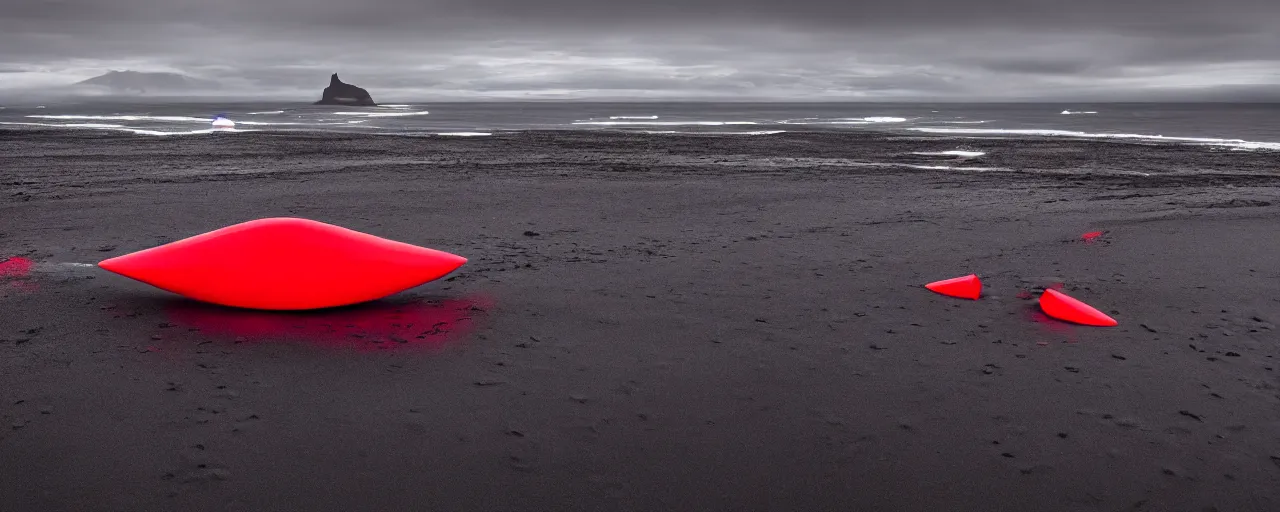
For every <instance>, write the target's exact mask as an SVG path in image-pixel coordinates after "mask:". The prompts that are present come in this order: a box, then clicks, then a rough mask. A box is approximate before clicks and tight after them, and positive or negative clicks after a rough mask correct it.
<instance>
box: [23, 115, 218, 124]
mask: <svg viewBox="0 0 1280 512" xmlns="http://www.w3.org/2000/svg"><path fill="white" fill-rule="evenodd" d="M26 117H28V118H31V119H67V120H72V119H92V120H99V121H171V122H199V123H207V122H209V119H210V118H209V117H188V116H81V115H29V116H26Z"/></svg>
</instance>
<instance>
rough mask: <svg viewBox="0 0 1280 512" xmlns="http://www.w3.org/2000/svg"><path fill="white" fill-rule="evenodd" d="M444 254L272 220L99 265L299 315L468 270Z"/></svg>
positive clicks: (217, 299)
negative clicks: (292, 311) (306, 311)
mask: <svg viewBox="0 0 1280 512" xmlns="http://www.w3.org/2000/svg"><path fill="white" fill-rule="evenodd" d="M466 262H467V260H466V258H463V257H461V256H457V255H454V254H450V253H447V252H442V251H437V250H434V249H428V248H425V247H418V246H416V245H410V244H406V243H403V242H396V241H394V240H387V239H385V238H379V237H376V236H373V235H369V234H366V233H361V232H358V231H352V230H350V229H346V228H343V227H339V226H334V225H331V224H325V223H323V222H316V221H313V220H307V219H296V218H271V219H259V220H254V221H249V222H245V223H241V224H236V225H234V226H228V227H225V228H222V229H218V230H215V231H210V232H208V233H204V234H201V235H196V236H193V237H191V238H187V239H184V240H179V241H177V242H173V243H170V244H166V245H162V246H159V247H154V248H151V249H146V250H143V251H138V252H135V253H131V254H126V255H124V256H119V257H115V258H111V259H108V260H105V261H102V262H100V263H98V266H100V267H102V268H104V269H106V270H109V271H111V272H115V273H117V274H120V275H123V276H125V277H129V278H132V279H136V280H138V281H142V282H144V283H147V284H150V285H152V286H155V287H157V288H160V289H162V290H167V291H170V292H173V293H177V294H179V295H183V296H186V297H189V298H192V299H196V300H200V301H204V302H210V303H213V304H220V305H224V306H233V307H241V308H251V309H268V310H302V309H319V308H328V307H335V306H345V305H350V304H356V303H360V302H365V301H370V300H374V299H379V298H382V297H386V296H388V295H391V294H394V293H397V292H400V291H404V290H407V289H409V288H413V287H415V286H418V285H421V284H423V283H427V282H429V281H433V280H436V279H439V278H441V277H443V276H445V275H447V274H448V273H450V272H452V271H454V270H455V269H457V268H458V267H461V266H462V265H463V264H464V263H466Z"/></svg>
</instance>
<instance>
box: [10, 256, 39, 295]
mask: <svg viewBox="0 0 1280 512" xmlns="http://www.w3.org/2000/svg"><path fill="white" fill-rule="evenodd" d="M31 265H32V263H31V260H29V259H27V258H23V257H20V256H12V257H9V258H3V259H0V280H2V281H5V282H7V283H8V284H9V286H12V287H13V288H15V289H18V290H20V291H24V292H34V291H36V290H39V289H40V287H39V286H37V285H36V283H34V282H32V281H30V280H28V279H27V277H28V276H27V275H28V274H30V273H31Z"/></svg>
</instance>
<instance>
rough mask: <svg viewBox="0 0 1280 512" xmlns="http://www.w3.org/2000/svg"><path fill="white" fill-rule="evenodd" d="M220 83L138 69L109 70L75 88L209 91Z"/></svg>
mask: <svg viewBox="0 0 1280 512" xmlns="http://www.w3.org/2000/svg"><path fill="white" fill-rule="evenodd" d="M221 85H222V84H219V83H218V82H214V81H211V80H202V79H199V78H193V77H189V76H186V75H182V74H178V73H144V72H140V71H111V72H108V73H107V74H105V75H100V76H95V77H93V78H90V79H88V80H83V81H80V82H76V84H75V86H77V88H98V89H105V91H103V92H109V93H115V94H122V93H123V94H172V93H186V92H193V91H210V90H216V89H219V88H221Z"/></svg>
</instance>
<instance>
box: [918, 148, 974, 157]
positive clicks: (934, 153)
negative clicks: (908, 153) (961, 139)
mask: <svg viewBox="0 0 1280 512" xmlns="http://www.w3.org/2000/svg"><path fill="white" fill-rule="evenodd" d="M912 154H913V155H924V156H962V157H965V158H977V157H980V156H982V155H985V154H986V153H985V152H982V151H965V150H961V149H953V150H950V151H920V152H916V153H912Z"/></svg>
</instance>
